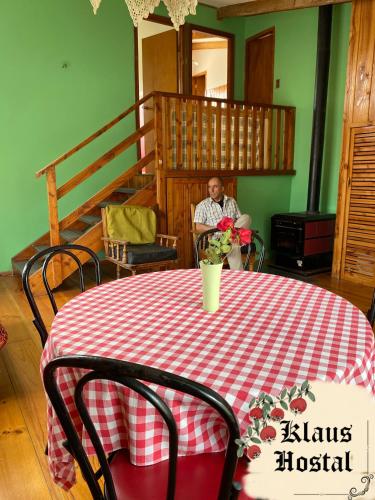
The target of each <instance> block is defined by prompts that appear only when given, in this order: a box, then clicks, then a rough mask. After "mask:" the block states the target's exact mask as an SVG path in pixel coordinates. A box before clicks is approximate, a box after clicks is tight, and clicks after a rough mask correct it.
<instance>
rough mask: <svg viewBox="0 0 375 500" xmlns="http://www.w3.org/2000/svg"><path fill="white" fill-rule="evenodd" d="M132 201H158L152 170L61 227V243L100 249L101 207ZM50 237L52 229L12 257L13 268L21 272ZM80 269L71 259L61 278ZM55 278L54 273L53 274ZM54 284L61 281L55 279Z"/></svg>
mask: <svg viewBox="0 0 375 500" xmlns="http://www.w3.org/2000/svg"><path fill="white" fill-rule="evenodd" d="M126 203H132V204H135V205H146V206H152V205H155V204H156V189H155V179H154V175H152V174H137V175H135V176H134V177H131V178H129V179H128V181H127V182H126V183H125V184H124V185H123V186H120V187H118V188H116V189H115V190H114V191H113V192H112V193H110V195H109V196H106V197H105V199H104V200H102V201H100V202H98V203H97V204H96V205H95V206H94V207H92V208H90V210H89V211H88V212H86V213H84V214H83V215H82V216H80V217H79V218H78V219H77V220H75V221H73V222H72V223H71V224H70V225H68V226H67V227H66V229H63V230H62V231H60V238H61V240H60V241H61V243H77V244H80V245H84V246H88V247H90V248H92V249H93V250H94V251H96V252H99V251H100V250H101V249H102V247H103V245H102V241H101V238H102V236H103V233H102V223H101V216H100V209H101V208H102V207H105V206H106V205H109V204H111V205H113V204H126ZM49 241H50V233H46V234H44V235H43V236H42V237H41V238H39V239H38V240H36V241H34V242H33V243H31V244H30V245H29V246H28V247H27V248H25V249H24V250H22V252H20V253H19V254H17V255H15V256H14V257H13V259H12V264H13V271H14V273H15V274H19V275H21V273H22V270H23V267H24V265H25V263H26V262H27V260H28V259H29V258H30V257H31V256H32V255H34V254H36V253H37V252H39V251H40V250H43V249H45V248H47V247H48V246H50V245H49ZM41 265H42V263H41V262H39V263H38V264H36V265H35V267H34V272H33V274H32V277H31V282H32V285H33V287H35V288H34V289H35V290H37V289H39V287H40V285H41V284H42V281H41V280H42V276H41ZM75 269H76V267H75V265H74V264H73V262H72V261H67V262H66V263H65V265H64V266H63V267H62V272H61V281H63V280H64V279H65V278H67V277H68V276H69V275H70V274H71V273H72V272H74V270H75ZM49 279H53V276H49ZM54 286H57V282H56V281H54Z"/></svg>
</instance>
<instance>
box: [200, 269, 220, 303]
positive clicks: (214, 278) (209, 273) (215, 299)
mask: <svg viewBox="0 0 375 500" xmlns="http://www.w3.org/2000/svg"><path fill="white" fill-rule="evenodd" d="M199 265H200V268H201V270H202V290H203V309H204V310H205V311H207V312H215V311H217V310H218V309H219V305H220V280H221V270H222V269H223V263H222V262H221V263H220V264H204V263H203V261H200V263H199Z"/></svg>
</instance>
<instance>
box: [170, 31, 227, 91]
mask: <svg viewBox="0 0 375 500" xmlns="http://www.w3.org/2000/svg"><path fill="white" fill-rule="evenodd" d="M180 31H181V32H182V36H181V51H180V54H181V55H182V57H181V58H180V59H181V76H182V93H183V94H186V95H191V92H192V79H191V77H192V73H193V71H192V70H193V57H192V50H193V42H192V39H193V31H202V32H203V33H208V34H210V35H213V36H219V37H221V38H226V39H227V40H228V54H227V86H228V90H227V99H229V100H231V99H233V95H234V34H233V33H227V32H226V31H220V30H216V29H213V28H207V27H206V26H199V25H198V24H191V23H185V24H184V25H183V26H182V27H181V29H180Z"/></svg>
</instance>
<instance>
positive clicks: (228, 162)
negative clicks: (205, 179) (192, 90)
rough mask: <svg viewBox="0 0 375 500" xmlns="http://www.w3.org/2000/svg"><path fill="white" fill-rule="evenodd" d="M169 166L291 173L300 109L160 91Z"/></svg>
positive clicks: (162, 150) (162, 147) (162, 142)
mask: <svg viewBox="0 0 375 500" xmlns="http://www.w3.org/2000/svg"><path fill="white" fill-rule="evenodd" d="M155 99H156V101H157V104H156V106H157V108H158V111H159V115H160V121H159V122H157V123H158V124H157V125H156V126H157V130H158V133H159V138H158V141H159V156H160V159H161V160H162V161H159V164H160V165H162V168H163V169H164V170H167V171H170V170H176V171H186V170H195V171H207V170H221V171H227V172H228V171H236V172H235V174H234V175H241V172H242V173H243V174H244V175H250V174H255V175H262V174H263V175H269V174H271V175H278V174H285V173H287V174H291V173H294V171H293V155H294V126H295V108H293V107H290V106H276V105H262V104H244V103H243V102H239V101H229V100H225V99H214V98H208V97H198V96H194V97H192V96H182V95H176V94H166V93H156V95H155Z"/></svg>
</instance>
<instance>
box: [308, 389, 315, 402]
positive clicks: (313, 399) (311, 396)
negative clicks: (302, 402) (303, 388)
mask: <svg viewBox="0 0 375 500" xmlns="http://www.w3.org/2000/svg"><path fill="white" fill-rule="evenodd" d="M307 397H308V398H310V399H311V401H315V396H314V394H313V393H312V392H311V391H308V393H307Z"/></svg>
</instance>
